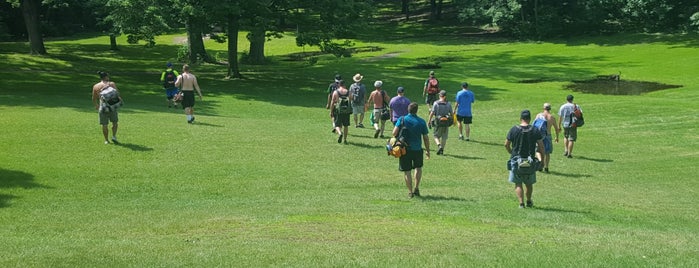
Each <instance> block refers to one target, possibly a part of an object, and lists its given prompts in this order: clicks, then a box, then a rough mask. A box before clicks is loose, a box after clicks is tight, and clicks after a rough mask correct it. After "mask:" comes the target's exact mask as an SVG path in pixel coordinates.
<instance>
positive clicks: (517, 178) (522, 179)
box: [507, 161, 536, 185]
mask: <svg viewBox="0 0 699 268" xmlns="http://www.w3.org/2000/svg"><path fill="white" fill-rule="evenodd" d="M507 163H508V165H509V166H508V170H509V171H510V177H509V179H508V181H509V182H511V183H524V184H525V185H532V184H534V183H536V172H535V173H534V174H532V175H529V176H526V177H524V176H521V177H520V176H517V175H515V172H514V170H515V165H516V163H515V162H514V161H507Z"/></svg>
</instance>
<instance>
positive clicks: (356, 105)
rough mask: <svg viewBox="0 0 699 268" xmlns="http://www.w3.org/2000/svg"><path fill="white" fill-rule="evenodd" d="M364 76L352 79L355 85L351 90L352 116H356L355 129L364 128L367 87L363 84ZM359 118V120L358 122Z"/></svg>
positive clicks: (359, 75) (356, 75)
mask: <svg viewBox="0 0 699 268" xmlns="http://www.w3.org/2000/svg"><path fill="white" fill-rule="evenodd" d="M363 78H364V76H362V75H361V74H355V75H354V77H352V80H354V84H352V85H351V86H350V88H349V90H350V93H351V94H352V114H354V127H356V128H364V113H365V112H366V109H365V108H366V107H365V105H366V87H365V86H364V84H362V79H363ZM357 117H359V120H357Z"/></svg>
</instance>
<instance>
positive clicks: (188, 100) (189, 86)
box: [175, 64, 202, 124]
mask: <svg viewBox="0 0 699 268" xmlns="http://www.w3.org/2000/svg"><path fill="white" fill-rule="evenodd" d="M175 86H176V87H179V88H180V89H182V93H184V96H183V97H182V108H183V109H184V114H185V115H186V116H187V123H190V124H192V123H194V89H196V90H197V94H198V95H199V100H202V96H201V88H199V83H198V82H197V77H196V76H195V75H194V74H192V72H191V70H190V67H189V65H187V64H185V65H183V66H182V74H181V75H179V76H177V81H175Z"/></svg>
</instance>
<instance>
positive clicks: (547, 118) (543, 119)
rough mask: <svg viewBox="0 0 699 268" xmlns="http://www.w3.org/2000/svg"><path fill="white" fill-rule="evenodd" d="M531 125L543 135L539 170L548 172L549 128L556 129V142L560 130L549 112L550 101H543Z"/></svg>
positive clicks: (551, 143) (551, 148)
mask: <svg viewBox="0 0 699 268" xmlns="http://www.w3.org/2000/svg"><path fill="white" fill-rule="evenodd" d="M532 125H534V127H535V128H538V129H539V132H541V135H542V136H544V140H543V143H544V154H543V155H540V157H539V159H541V164H542V165H541V169H540V170H543V171H544V172H546V173H549V161H550V160H551V153H553V142H552V135H551V128H553V129H555V130H556V143H558V135H559V133H560V132H561V129H560V128H559V127H558V124H556V117H554V116H553V115H552V114H551V104H550V103H548V102H547V103H544V110H543V111H542V112H541V113H539V114H537V115H536V118H535V119H534V123H532Z"/></svg>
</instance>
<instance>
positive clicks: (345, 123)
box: [330, 80, 352, 144]
mask: <svg viewBox="0 0 699 268" xmlns="http://www.w3.org/2000/svg"><path fill="white" fill-rule="evenodd" d="M337 85H338V87H337V90H335V92H334V93H333V96H332V99H331V101H330V107H333V108H332V109H331V110H330V117H332V118H335V123H334V125H335V132H336V133H337V135H338V137H337V143H342V141H343V139H344V142H345V144H347V134H348V132H349V129H348V128H349V124H350V114H349V113H342V112H340V111H339V110H338V109H335V104H336V103H338V102H340V98H341V97H342V98H347V99H348V100H349V102H350V103H352V94H351V93H350V91H349V90H348V89H347V88H345V83H344V82H343V81H342V80H340V81H339V82H338V83H337Z"/></svg>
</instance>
